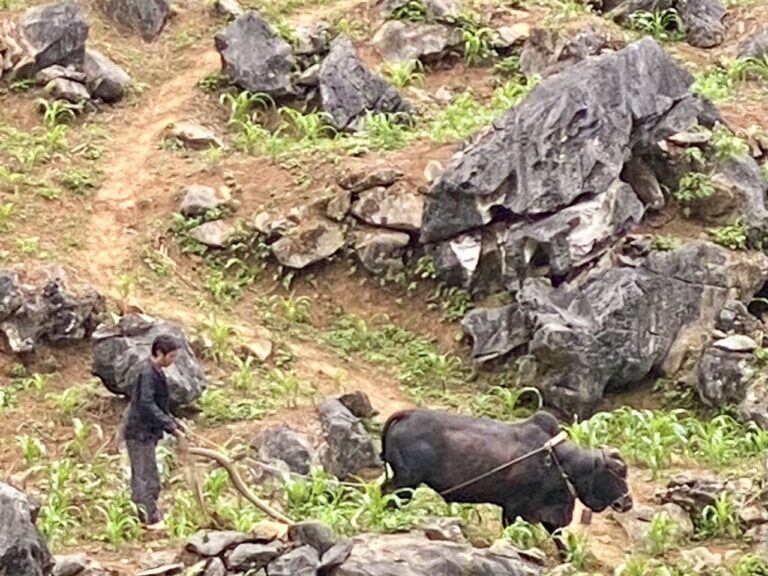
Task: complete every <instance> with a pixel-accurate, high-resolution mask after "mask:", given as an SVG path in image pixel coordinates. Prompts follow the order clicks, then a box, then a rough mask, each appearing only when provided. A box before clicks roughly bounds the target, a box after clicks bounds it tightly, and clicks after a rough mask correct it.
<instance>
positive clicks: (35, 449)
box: [16, 434, 48, 466]
mask: <svg viewBox="0 0 768 576" xmlns="http://www.w3.org/2000/svg"><path fill="white" fill-rule="evenodd" d="M16 443H17V444H18V445H19V449H20V450H21V456H22V458H24V463H25V464H26V465H27V466H35V465H37V464H38V463H39V461H40V460H42V459H43V458H44V457H45V456H46V455H47V454H48V449H47V448H46V446H45V443H44V442H43V441H42V440H40V438H39V437H38V436H30V435H29V434H25V435H23V436H19V437H17V438H16Z"/></svg>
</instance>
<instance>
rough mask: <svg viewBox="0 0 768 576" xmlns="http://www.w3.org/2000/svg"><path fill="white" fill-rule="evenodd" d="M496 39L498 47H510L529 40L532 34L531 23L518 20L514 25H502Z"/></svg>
mask: <svg viewBox="0 0 768 576" xmlns="http://www.w3.org/2000/svg"><path fill="white" fill-rule="evenodd" d="M496 32H497V33H498V38H497V40H496V47H497V48H510V47H512V46H515V45H517V44H521V43H522V42H524V41H526V40H528V38H529V37H530V35H531V25H530V24H528V23H527V22H518V23H516V24H513V25H512V26H502V27H501V28H499V29H498V30H496Z"/></svg>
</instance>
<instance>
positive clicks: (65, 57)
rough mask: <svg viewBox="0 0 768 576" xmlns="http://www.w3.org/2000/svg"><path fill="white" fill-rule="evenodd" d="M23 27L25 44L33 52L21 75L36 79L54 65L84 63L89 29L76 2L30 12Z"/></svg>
mask: <svg viewBox="0 0 768 576" xmlns="http://www.w3.org/2000/svg"><path fill="white" fill-rule="evenodd" d="M19 26H20V29H21V33H22V36H23V39H24V44H25V45H26V46H28V47H29V48H31V54H30V57H31V62H30V64H28V65H27V66H24V67H22V68H21V69H20V70H19V71H18V74H19V75H23V76H33V75H34V74H35V73H37V72H39V71H40V70H43V69H44V68H47V67H49V66H53V65H54V64H60V65H62V66H68V65H70V64H75V65H81V64H82V63H83V59H84V58H85V43H86V41H87V40H88V32H89V26H88V21H87V20H86V18H85V13H84V12H83V9H82V8H80V6H78V5H77V4H75V3H74V2H69V1H65V2H58V3H52V4H44V5H42V6H36V7H34V8H30V9H29V10H27V11H26V12H25V13H24V14H23V15H22V16H21V19H20V22H19Z"/></svg>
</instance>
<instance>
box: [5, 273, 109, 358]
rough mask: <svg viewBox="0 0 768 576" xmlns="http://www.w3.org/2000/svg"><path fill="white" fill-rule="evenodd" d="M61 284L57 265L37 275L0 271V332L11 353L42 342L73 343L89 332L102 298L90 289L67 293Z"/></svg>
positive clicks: (97, 319)
mask: <svg viewBox="0 0 768 576" xmlns="http://www.w3.org/2000/svg"><path fill="white" fill-rule="evenodd" d="M37 276H40V277H37ZM22 280H25V281H24V282H22ZM65 284H66V276H65V275H64V273H63V271H62V270H60V269H57V268H52V269H49V270H46V271H43V273H42V274H39V275H38V274H36V273H29V274H24V273H20V272H18V271H15V270H2V271H0V333H1V334H3V335H4V336H5V339H6V341H7V343H8V347H9V348H10V350H11V351H12V352H15V353H25V352H32V351H34V350H35V348H36V347H37V345H38V344H40V343H43V342H44V343H47V344H51V345H61V344H67V343H70V342H76V341H80V340H84V339H86V338H88V337H89V336H90V335H91V334H92V333H93V331H94V330H95V329H96V326H97V325H98V323H99V322H100V319H101V315H102V314H103V312H104V301H103V299H102V297H101V296H100V295H99V294H98V293H97V292H96V291H95V290H93V289H92V288H87V289H85V290H83V291H82V292H81V293H72V292H69V291H68V290H67V289H66V288H65Z"/></svg>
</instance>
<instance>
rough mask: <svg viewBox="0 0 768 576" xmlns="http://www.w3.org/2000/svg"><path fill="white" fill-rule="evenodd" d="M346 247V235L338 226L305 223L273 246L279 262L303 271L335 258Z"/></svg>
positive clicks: (328, 223)
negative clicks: (326, 259)
mask: <svg viewBox="0 0 768 576" xmlns="http://www.w3.org/2000/svg"><path fill="white" fill-rule="evenodd" d="M342 246H344V234H343V232H342V230H341V228H339V227H338V226H337V225H336V224H331V223H330V222H323V221H308V222H303V223H302V224H300V225H299V226H297V227H296V228H293V229H292V230H291V231H290V233H289V234H287V235H286V236H284V237H282V238H280V239H279V240H278V241H277V242H275V243H274V244H272V245H271V249H272V253H273V254H274V255H275V258H277V260H278V262H280V264H282V265H283V266H287V267H289V268H295V269H301V268H306V267H307V266H309V265H310V264H314V263H316V262H319V261H321V260H324V259H325V258H329V257H331V256H333V255H334V254H335V253H336V252H338V251H339V249H341V247H342Z"/></svg>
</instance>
